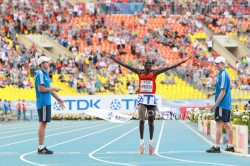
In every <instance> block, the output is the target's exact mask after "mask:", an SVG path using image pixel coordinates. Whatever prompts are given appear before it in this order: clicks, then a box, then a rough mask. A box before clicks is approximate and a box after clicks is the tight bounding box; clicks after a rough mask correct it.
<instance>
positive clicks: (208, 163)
mask: <svg viewBox="0 0 250 166" xmlns="http://www.w3.org/2000/svg"><path fill="white" fill-rule="evenodd" d="M164 125H165V120H164V121H163V123H162V126H161V130H160V134H159V138H158V141H157V145H156V148H155V154H156V155H157V156H159V157H161V158H166V159H170V160H175V161H182V162H185V163H197V164H207V165H223V166H235V165H228V164H220V163H210V162H202V161H194V160H184V159H178V158H174V157H168V156H163V155H161V154H159V152H158V151H159V147H160V142H161V138H162V133H163V128H164Z"/></svg>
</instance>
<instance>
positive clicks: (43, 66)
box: [35, 56, 65, 154]
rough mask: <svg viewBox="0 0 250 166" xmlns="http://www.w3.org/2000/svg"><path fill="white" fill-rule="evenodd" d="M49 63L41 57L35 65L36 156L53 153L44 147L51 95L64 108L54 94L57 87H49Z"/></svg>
mask: <svg viewBox="0 0 250 166" xmlns="http://www.w3.org/2000/svg"><path fill="white" fill-rule="evenodd" d="M49 61H50V58H47V57H45V56H41V57H40V58H39V59H38V60H37V64H38V66H39V67H40V69H39V70H38V71H37V73H36V77H35V89H36V99H37V101H36V106H37V110H38V116H39V127H38V141H39V147H38V150H37V153H38V154H53V151H50V150H48V149H47V148H46V147H45V146H44V137H45V129H46V126H47V122H50V120H51V95H52V96H53V97H54V98H55V99H56V100H57V101H58V102H59V105H60V107H61V108H62V109H63V108H65V106H64V104H63V101H62V100H61V99H60V98H59V97H58V96H57V94H56V93H55V92H59V90H60V89H59V88H58V87H50V79H49V74H48V73H49V68H50V66H49Z"/></svg>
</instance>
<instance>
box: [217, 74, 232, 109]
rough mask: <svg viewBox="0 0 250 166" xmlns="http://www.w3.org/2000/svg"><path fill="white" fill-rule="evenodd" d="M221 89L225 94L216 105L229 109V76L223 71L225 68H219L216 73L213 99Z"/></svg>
mask: <svg viewBox="0 0 250 166" xmlns="http://www.w3.org/2000/svg"><path fill="white" fill-rule="evenodd" d="M221 89H225V91H226V93H225V96H224V97H223V98H222V100H221V101H220V103H219V104H218V106H217V107H222V108H223V109H227V110H230V109H231V103H232V99H231V90H230V78H229V76H228V74H227V72H226V71H225V69H223V70H221V71H220V72H219V74H218V75H217V81H216V90H215V101H216V100H217V99H218V97H219V95H220V92H221Z"/></svg>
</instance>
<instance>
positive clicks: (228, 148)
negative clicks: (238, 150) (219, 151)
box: [225, 146, 235, 152]
mask: <svg viewBox="0 0 250 166" xmlns="http://www.w3.org/2000/svg"><path fill="white" fill-rule="evenodd" d="M225 151H227V152H235V150H234V147H230V146H227V148H226V149H225Z"/></svg>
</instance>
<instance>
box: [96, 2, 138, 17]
mask: <svg viewBox="0 0 250 166" xmlns="http://www.w3.org/2000/svg"><path fill="white" fill-rule="evenodd" d="M142 9H143V4H142V3H112V4H111V5H110V6H106V4H101V10H102V11H104V12H105V13H106V14H134V13H135V11H137V12H140V11H142Z"/></svg>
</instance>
